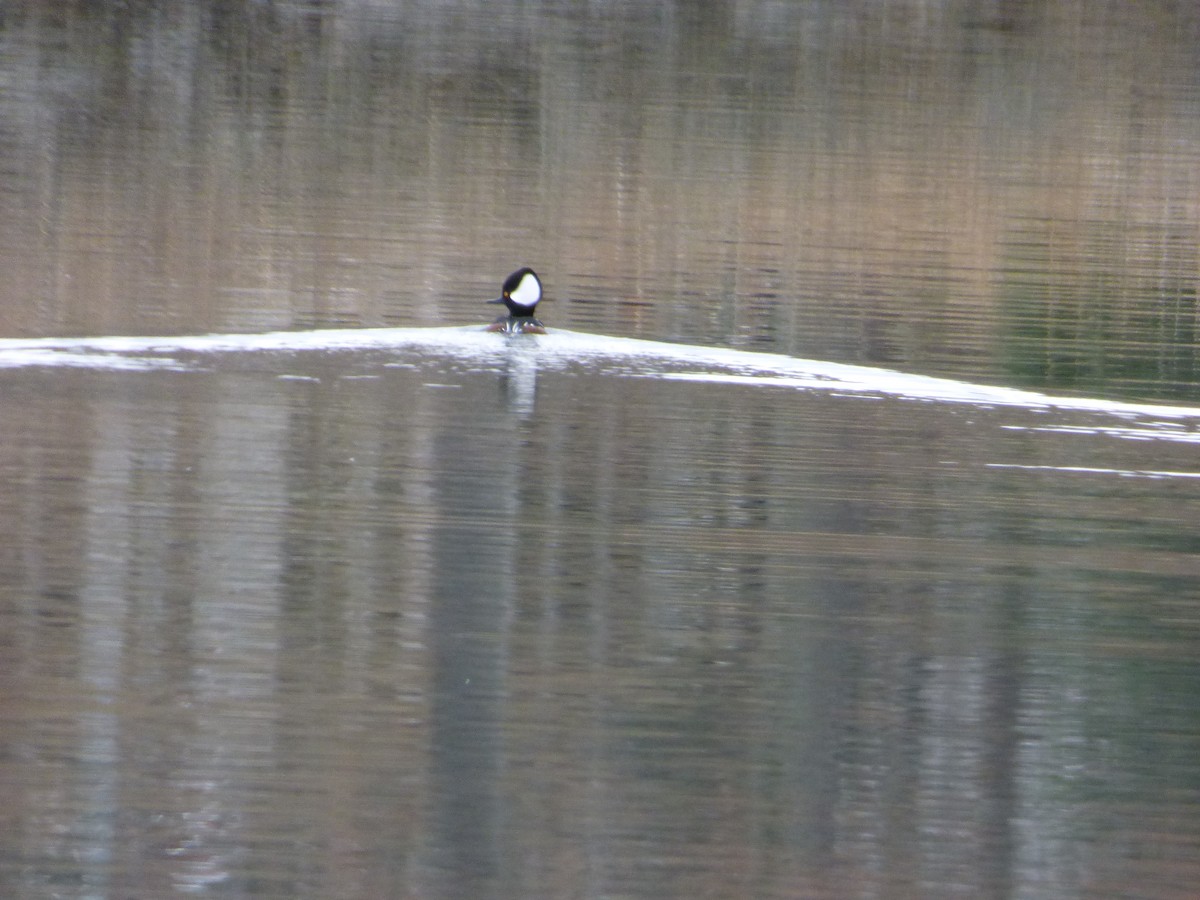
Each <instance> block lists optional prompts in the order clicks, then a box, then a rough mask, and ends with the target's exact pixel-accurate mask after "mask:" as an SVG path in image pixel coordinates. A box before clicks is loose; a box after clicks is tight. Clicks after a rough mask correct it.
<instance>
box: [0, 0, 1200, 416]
mask: <svg viewBox="0 0 1200 900" xmlns="http://www.w3.org/2000/svg"><path fill="white" fill-rule="evenodd" d="M1197 34H1200V20H1198V19H1197V17H1196V14H1195V10H1192V9H1191V8H1190V7H1187V6H1186V5H1175V6H1174V7H1172V9H1171V12H1169V13H1168V12H1166V11H1158V12H1155V11H1152V9H1151V8H1147V7H1144V6H1142V5H1136V4H1135V5H1131V4H1126V3H1118V2H1103V3H1088V4H1080V3H1075V2H1054V3H1049V4H1046V3H1038V4H1033V3H1022V2H1017V3H1005V4H992V5H990V6H986V5H985V6H982V7H980V6H978V5H975V4H942V5H938V6H937V7H936V8H926V7H924V6H920V9H919V10H918V9H917V8H916V7H915V6H913V5H911V4H905V3H898V4H885V5H879V4H850V5H846V4H832V5H821V4H792V5H786V4H769V3H755V2H738V3H729V4H720V5H717V6H706V7H705V8H704V9H703V10H702V11H699V10H690V9H687V8H685V7H683V6H679V7H677V6H674V5H668V6H666V7H661V6H659V5H654V4H642V3H637V2H632V0H630V2H620V3H608V4H604V5H603V7H602V8H595V9H589V10H587V11H586V12H584V11H568V10H566V9H562V8H559V7H558V6H556V5H554V4H547V5H545V6H539V5H533V6H524V5H523V6H517V7H509V6H504V5H502V6H501V7H495V6H489V8H488V10H487V13H486V14H484V13H483V12H482V11H478V12H470V11H465V10H458V9H453V8H448V7H444V6H443V5H441V4H429V5H422V4H417V5H411V4H410V5H406V6H405V7H404V8H403V9H393V8H391V7H387V6H384V5H378V4H366V3H350V4H344V5H332V4H324V3H317V4H312V5H309V6H307V7H299V6H294V5H289V4H276V5H270V6H262V5H244V6H243V5H241V4H237V3H235V4H227V5H224V6H220V7H214V8H206V7H205V8H196V9H190V8H189V9H187V10H184V9H183V8H177V9H175V8H173V9H172V10H171V11H170V12H167V11H156V8H153V7H141V6H137V5H134V6H123V7H109V6H104V5H101V6H99V7H86V8H84V7H79V8H71V9H69V10H64V9H58V8H54V9H53V10H52V9H51V8H50V7H46V6H45V5H42V4H30V5H28V6H25V7H20V8H18V10H17V11H15V12H14V13H13V14H12V16H11V17H10V18H8V19H6V29H5V31H4V33H3V36H2V37H3V43H4V45H5V47H6V48H7V51H8V52H7V53H6V55H5V57H4V58H5V61H6V62H5V65H6V67H7V69H8V71H9V78H10V81H11V83H12V84H14V85H16V86H18V87H17V88H15V89H14V90H12V91H9V92H6V94H5V97H4V99H3V101H2V102H3V104H4V106H5V108H6V110H7V113H8V117H9V119H10V120H11V121H13V122H15V123H19V127H15V128H14V129H13V131H12V133H11V134H10V136H9V139H8V141H7V143H6V144H5V146H4V147H2V148H0V155H2V156H3V158H4V159H5V160H6V171H7V172H8V173H9V175H10V177H7V178H6V183H5V191H6V192H8V196H9V199H10V205H11V207H12V208H13V209H14V210H17V211H18V213H17V214H16V215H10V216H8V217H6V219H5V222H4V223H3V224H2V225H0V228H2V229H3V236H2V237H3V245H4V247H5V248H7V249H6V250H5V251H4V252H5V259H6V271H7V274H8V277H7V278H6V285H7V288H6V291H7V297H6V300H5V303H4V304H3V307H4V312H3V314H2V316H3V318H2V320H0V328H3V331H4V332H5V333H6V334H9V335H18V334H65V333H75V334H78V333H107V332H117V333H125V332H142V333H147V332H151V333H152V332H176V333H179V332H188V331H197V330H201V331H202V330H221V331H247V330H249V331H253V330H260V329H265V328H278V327H308V326H314V325H331V324H350V325H358V324H361V325H379V324H443V323H448V322H469V321H475V320H480V319H482V318H483V315H484V313H483V312H482V311H481V310H480V308H479V307H478V305H477V304H478V301H479V300H481V299H483V298H486V297H488V296H492V291H493V290H494V289H495V285H496V283H497V282H498V280H499V279H500V278H501V277H502V275H503V274H504V273H506V272H508V271H510V270H511V269H512V268H514V267H515V266H516V265H518V264H520V263H529V264H532V265H534V266H535V267H536V268H538V269H539V270H540V271H541V272H542V273H543V274H544V275H545V276H546V280H547V283H548V285H549V286H550V291H551V294H552V295H554V296H556V297H557V298H558V299H559V300H560V301H563V300H565V301H566V302H560V303H559V304H558V305H557V306H554V307H552V308H551V309H552V311H553V312H552V320H553V321H554V322H555V323H557V324H559V325H562V326H567V327H573V328H580V329H585V330H600V331H606V332H610V333H622V334H628V335H639V336H646V337H654V338H671V339H682V340H689V341H701V342H705V343H720V344H727V343H733V344H741V345H746V346H761V347H766V348H771V349H779V350H783V351H785V352H791V353H794V354H797V355H803V356H820V357H835V358H839V359H848V360H859V361H869V362H878V363H888V364H893V365H900V366H903V367H906V368H915V369H918V370H921V371H934V372H943V373H953V374H959V375H964V376H970V377H977V378H978V377H986V378H990V379H995V380H1013V379H1020V380H1023V381H1029V382H1034V383H1050V384H1057V385H1060V386H1061V385H1067V386H1076V387H1081V388H1087V389H1088V390H1097V389H1099V390H1108V391H1114V390H1115V391H1122V392H1128V393H1135V394H1137V393H1140V394H1143V395H1147V394H1156V393H1174V394H1183V395H1190V394H1191V393H1192V391H1191V388H1190V384H1191V383H1192V382H1193V380H1194V370H1195V362H1194V352H1193V349H1192V348H1193V347H1194V344H1195V341H1194V334H1193V328H1194V326H1193V325H1192V324H1191V323H1192V322H1193V321H1194V319H1195V315H1196V309H1195V302H1196V301H1195V296H1196V289H1195V280H1196V272H1197V269H1198V259H1197V256H1196V251H1195V247H1196V244H1197V241H1196V236H1197V227H1198V225H1200V219H1198V217H1197V203H1196V198H1197V196H1198V195H1200V194H1198V188H1197V183H1196V176H1195V172H1196V171H1198V168H1200V167H1198V166H1197V149H1198V147H1200V140H1198V138H1200V133H1198V131H1197V128H1198V127H1200V126H1198V125H1197V123H1198V122H1200V115H1197V113H1198V111H1200V110H1198V106H1200V93H1198V92H1197V90H1196V89H1195V78H1194V75H1195V56H1194V52H1193V50H1194V44H1195V38H1196V36H1197ZM548 315H550V313H548Z"/></svg>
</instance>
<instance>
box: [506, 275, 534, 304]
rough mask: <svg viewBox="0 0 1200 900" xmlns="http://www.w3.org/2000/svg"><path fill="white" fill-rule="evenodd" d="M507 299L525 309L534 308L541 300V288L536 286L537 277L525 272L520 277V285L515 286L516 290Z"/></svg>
mask: <svg viewBox="0 0 1200 900" xmlns="http://www.w3.org/2000/svg"><path fill="white" fill-rule="evenodd" d="M508 297H509V299H510V300H512V302H513V303H515V304H517V306H523V307H525V308H526V309H529V308H531V307H534V306H536V305H537V302H538V301H539V300H541V299H542V286H541V285H540V284H538V280H537V276H536V275H530V274H529V273H528V272H526V273H525V274H524V275H522V276H521V283H520V284H518V285H517V288H516V290H514V291H512V292H511V293H510V294H509V295H508Z"/></svg>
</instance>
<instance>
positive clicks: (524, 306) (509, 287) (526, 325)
mask: <svg viewBox="0 0 1200 900" xmlns="http://www.w3.org/2000/svg"><path fill="white" fill-rule="evenodd" d="M541 299H542V280H541V279H540V278H538V277H537V272H535V271H533V269H531V268H529V266H522V267H521V268H520V269H517V271H515V272H513V273H512V274H511V275H509V276H508V277H507V278H505V279H504V284H503V286H502V287H501V288H500V296H499V297H497V298H496V299H495V300H488V301H487V302H488V303H503V304H504V305H505V307H507V308H508V315H506V316H501V317H500V318H498V319H497V320H496V321H495V322H493V323H492V324H491V325H489V326H488V327H487V330H488V331H496V332H500V333H503V334H545V333H546V326H545V325H543V324H542V323H541V322H540V321H538V320H537V319H536V318H534V315H533V311H534V310H535V309H536V308H537V305H538V303H539V302H540V301H541Z"/></svg>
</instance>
